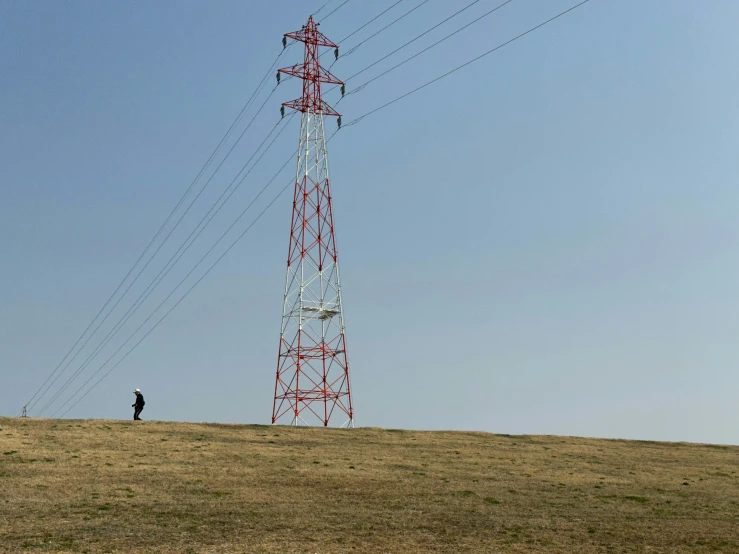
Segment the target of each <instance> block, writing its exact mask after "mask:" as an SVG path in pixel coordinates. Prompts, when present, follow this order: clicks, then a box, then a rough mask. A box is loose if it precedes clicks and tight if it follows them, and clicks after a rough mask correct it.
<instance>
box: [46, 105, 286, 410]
mask: <svg viewBox="0 0 739 554" xmlns="http://www.w3.org/2000/svg"><path fill="white" fill-rule="evenodd" d="M291 117H292V114H291V116H290V117H288V118H287V119H285V120H279V121H278V122H277V123H276V124H275V126H274V127H273V128H272V130H271V131H270V132H269V134H268V135H267V136H266V137H265V139H264V140H263V141H262V143H261V144H260V145H259V146H258V147H257V149H256V150H255V151H254V153H253V154H252V156H251V157H250V158H249V159H248V160H247V162H246V163H245V164H244V166H243V167H242V168H241V170H239V172H238V173H237V174H236V177H234V179H233V180H232V181H231V183H230V184H229V186H228V187H226V189H225V190H224V191H223V193H222V194H221V196H220V197H219V198H218V199H217V200H216V201H215V203H214V204H213V205H212V206H211V208H210V209H209V210H208V212H207V213H206V214H205V215H204V216H203V217H202V219H201V220H200V221H199V222H198V224H197V225H196V226H195V228H194V229H193V230H192V232H191V233H190V235H188V237H187V238H186V239H185V240H184V242H183V243H182V244H181V245H180V247H179V248H178V249H177V251H176V252H175V253H174V254H173V255H172V256H171V257H170V259H169V260H168V261H167V263H165V264H164V266H163V267H162V269H161V270H160V271H159V273H158V274H157V275H156V276H155V277H154V278H153V279H152V280H151V282H150V283H149V284H148V285H147V287H146V289H144V291H143V292H142V293H141V294H140V295H139V297H138V298H137V299H136V301H134V303H133V304H132V305H131V307H129V309H128V311H127V312H126V313H124V314H123V315H122V316H121V318H120V319H119V320H118V322H117V323H116V324H115V325H114V326H113V328H112V329H111V330H110V331H109V332H108V334H107V335H106V336H105V337H104V338H103V340H102V342H101V343H100V344H99V345H98V346H97V347H96V348H95V350H94V351H93V352H92V353H91V354H90V355H89V356H88V357H87V359H86V360H85V361H84V362H83V363H82V365H81V366H80V367H79V368H78V369H77V370H76V371H75V372H74V373H73V374H72V375H71V376H70V377H69V378H68V379H67V381H66V382H65V383H64V385H63V386H62V387H61V388H60V389H59V390H58V391H57V393H56V394H55V395H54V396H53V397H52V398H51V399H50V400H49V401H48V402H47V403H46V405H45V406H44V407H43V408H41V410H40V411H39V415H41V414H42V413H43V412H44V411H45V410H46V409H47V408H48V407H49V406H51V405H52V404H53V403H54V401H55V400H56V399H57V398H59V396H61V394H63V393H64V391H65V390H66V389H67V388H68V387H69V386H70V385H71V384H72V382H74V380H75V379H76V378H77V377H78V376H79V375H80V374H81V373H82V372H83V371H84V370H85V369H86V368H87V367H88V366H89V365H90V363H92V361H93V360H94V359H95V358H96V357H97V356H98V354H100V352H101V351H102V350H103V349H104V348H105V347H106V346H107V345H108V343H110V341H111V340H113V338H114V337H115V336H116V335H117V334H118V332H119V331H120V330H121V328H122V327H123V326H124V325H125V324H126V323H127V322H128V321H129V320H130V319H131V317H133V315H134V314H135V313H136V311H137V310H138V309H139V308H140V307H141V305H142V304H143V303H144V302H145V301H146V300H147V299H148V298H149V296H151V294H152V293H153V292H154V290H155V289H156V288H157V287H158V286H159V284H160V283H161V282H162V281H163V280H164V278H165V277H166V276H167V275H168V274H169V272H170V271H171V270H172V269H173V268H174V266H175V265H177V263H178V262H179V261H180V259H181V258H182V257H183V256H184V255H185V253H186V252H187V251H188V250H189V249H190V247H191V246H192V245H193V244H194V242H195V241H196V240H197V239H198V237H199V236H200V235H201V234H202V232H203V231H204V230H205V228H206V227H207V226H208V225H209V224H210V222H211V221H212V220H213V219H214V218H215V216H216V215H218V212H220V210H221V208H223V206H224V205H225V204H226V202H228V200H229V199H230V198H231V196H232V195H233V194H234V193H235V192H236V190H237V189H238V188H239V187H240V186H241V184H242V183H243V182H244V180H245V179H246V178H247V177H248V176H249V174H250V173H251V171H252V170H253V169H254V167H256V165H257V164H258V163H259V161H260V160H261V159H262V157H264V155H265V154H266V153H267V151H268V150H269V149H270V148H271V147H272V145H273V144H274V143H275V141H276V140H277V138H279V136H280V135H281V134H282V132H283V131H284V130H285V128H286V127H287V121H289V120H290V118H291ZM283 123H284V125H282V129H280V131H279V132H278V133H277V135H275V137H274V138H273V139H272V141H271V142H270V143H269V145H268V146H267V148H265V149H264V150H263V151H262V153H261V154H260V156H259V158H257V160H256V161H255V162H254V164H253V165H252V166H251V168H250V169H249V170H248V171H247V172H246V173H245V174H244V175H243V177H241V179H240V180H239V176H240V175H241V174H242V172H243V171H244V170H245V169H246V168H247V166H248V165H249V164H250V163H251V161H252V160H253V159H254V156H255V155H256V154H257V153H258V152H259V151H260V150H261V148H262V146H264V144H265V143H266V142H267V141H268V140H269V138H270V137H271V135H272V133H274V131H275V129H277V127H278V126H280V125H281V124H283ZM237 180H238V183H237ZM234 184H236V186H234ZM224 197H225V199H224ZM221 200H223V202H221ZM219 203H220V205H219ZM216 207H217V208H216ZM214 210H215V211H214ZM191 239H192V240H191Z"/></svg>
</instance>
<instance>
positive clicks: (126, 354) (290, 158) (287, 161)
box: [52, 132, 336, 417]
mask: <svg viewBox="0 0 739 554" xmlns="http://www.w3.org/2000/svg"><path fill="white" fill-rule="evenodd" d="M335 134H336V132H334V135H335ZM332 138H333V135H332ZM329 140H331V139H329ZM326 142H328V141H326ZM295 154H297V150H296V151H295V152H293V153H292V154H291V155H290V157H289V158H288V159H287V160H286V161H285V163H284V164H282V166H281V167H280V169H278V170H277V172H276V173H275V174H274V176H273V177H272V178H271V179H270V180H269V181H268V182H267V184H266V185H265V186H264V187H263V188H262V190H260V191H259V193H258V194H257V196H255V197H254V199H253V200H252V201H251V202H250V203H249V205H248V206H247V207H246V208H245V209H244V211H242V212H241V214H240V215H239V217H237V218H236V220H235V221H234V222H233V223H232V224H231V225H230V226H229V227H228V229H226V231H224V233H223V234H222V235H221V236H220V238H219V239H218V240H217V241H216V243H215V244H214V245H213V246H212V247H211V248H209V249H208V251H207V252H206V253H205V254H204V255H203V256H202V257H201V258H200V260H199V261H198V263H197V264H195V266H194V267H193V268H192V269H191V270H190V271H189V272H188V273H187V275H185V277H184V278H183V279H182V280H181V281H180V282H179V284H178V285H177V286H176V287H175V288H174V289H173V290H172V292H171V293H169V295H168V296H167V297H166V298H165V299H164V300H162V302H161V303H160V304H159V305H158V306H157V307H156V308H155V309H154V311H153V312H152V313H151V314H150V315H149V317H147V318H146V320H144V322H143V323H142V324H141V325H139V327H138V328H137V329H136V330H135V331H134V332H133V333H132V334H131V336H130V337H129V338H128V339H127V340H126V342H124V343H123V344H122V345H121V346H120V347H119V348H118V350H116V351H115V352H114V353H113V354H112V355H111V357H110V358H108V360H106V362H105V363H104V364H103V365H102V366H100V368H99V369H98V370H97V371H96V372H95V373H93V374H92V375H91V376H90V378H88V380H87V381H85V382H84V383H83V384H82V386H81V387H80V388H79V389H77V391H75V392H74V394H72V396H70V398H69V399H68V400H67V402H65V403H64V404H62V406H60V407H59V408H58V409H57V411H56V412H55V413H54V414H53V415H52V417H54V416H55V415H56V414H57V413H58V412H59V411H61V410H62V409H63V408H64V406H66V405H67V404H68V403H69V401H70V400H71V399H72V398H74V397H75V395H77V393H79V392H80V391H81V390H82V389H83V388H84V387H85V386H86V385H87V384H88V383H89V382H90V381H91V380H92V378H93V377H94V376H95V375H97V374H98V373H99V372H100V371H101V370H102V369H103V368H104V367H105V365H107V363H108V362H110V360H112V359H113V358H114V357H115V356H116V354H118V352H120V351H121V350H122V349H123V347H124V346H125V345H126V344H128V342H129V341H130V340H131V339H132V338H133V337H134V336H135V335H136V333H138V332H139V330H141V328H142V327H143V326H144V325H145V324H146V323H147V322H148V321H149V320H150V319H151V318H152V317H153V316H154V314H156V312H157V311H158V310H159V308H161V307H162V306H163V305H164V304H165V303H166V302H167V301H168V300H169V299H170V298H171V297H172V295H173V294H174V293H175V292H176V291H177V289H178V288H179V287H180V286H182V284H183V283H184V282H185V281H186V280H187V279H188V278H189V277H190V275H192V273H193V272H194V271H195V270H196V269H197V268H198V266H199V265H200V264H201V263H202V262H203V261H204V260H205V259H206V258H207V257H208V255H210V253H211V252H212V251H213V250H214V249H215V247H216V246H218V244H219V243H220V242H221V240H223V239H224V238H225V237H226V235H228V233H229V232H230V231H231V229H233V227H234V226H235V225H236V224H237V223H238V222H239V221H240V220H241V218H242V217H243V216H244V215H245V214H246V213H247V212H248V211H249V209H250V208H251V207H252V206H253V205H254V203H255V202H256V201H257V200H258V199H259V197H260V196H261V195H262V193H264V191H265V190H267V188H268V187H269V186H270V185H271V184H272V183H273V182H274V180H275V179H276V178H277V176H278V175H279V174H280V173H282V171H283V170H284V169H285V167H287V164H288V163H290V161H292V160H293V157H294V156H295ZM293 184H294V182H293V180H291V181H289V182H288V183H287V184H286V185H285V186H284V187H283V188H282V190H280V192H279V193H278V194H277V195H276V196H275V197H274V198H273V199H272V200H271V201H270V202H269V204H267V206H266V207H265V208H264V209H263V210H262V211H261V212H260V213H259V215H258V216H257V217H256V218H255V219H254V221H252V223H251V224H249V226H248V227H247V228H246V229H245V230H244V231H243V232H242V233H241V234H240V235H239V236H238V237H237V238H236V240H234V241H233V242H232V243H231V244H230V245H229V246H228V248H227V249H226V250H225V251H224V252H223V253H222V254H221V255H220V256H219V257H218V259H216V261H215V262H214V263H213V264H211V266H210V267H209V268H208V269H207V271H206V272H205V273H204V274H203V275H202V276H201V277H200V278H199V279H198V280H197V281H196V282H195V283H194V284H193V285H192V286H191V287H190V288H189V289H188V290H187V291H186V292H185V294H184V295H183V296H182V297H180V299H179V300H178V301H177V302H176V303H175V304H174V305H173V306H172V307H171V308H170V309H169V310H168V311H167V312H166V313H165V314H164V315H163V316H162V317H161V318H160V319H159V320H158V321H157V322H156V323H155V324H154V326H153V327H151V328H150V329H149V330H148V331H147V332H146V333H145V334H144V336H142V337H141V339H139V340H138V341H137V342H136V344H134V345H133V346H132V347H131V348H130V349H129V350H128V351H127V352H126V353H125V354H124V356H123V357H122V358H121V359H120V360H118V362H116V363H115V365H113V366H112V367H111V368H110V369H109V370H108V371H107V372H106V373H105V374H104V375H103V376H102V377H101V378H100V379H99V380H98V381H97V382H96V383H94V384H93V386H92V387H90V389H88V390H87V392H85V394H84V395H82V396H81V397H80V398H78V399H77V400H76V401H75V402H74V403H73V404H72V405H71V406H70V407H69V408H67V410H66V411H64V412H63V413H62V414H61V416H60V417H63V416H64V415H65V414H66V413H67V412H69V410H71V409H72V408H73V407H74V406H75V405H77V403H79V402H80V401H81V400H82V399H83V398H84V397H85V396H87V394H89V392H90V391H91V390H92V389H93V388H95V387H96V386H97V385H98V384H100V382H101V381H102V380H103V379H105V377H107V376H108V375H109V374H110V373H111V372H112V371H113V370H114V369H115V368H116V367H118V365H119V364H120V363H121V362H122V361H123V360H124V359H125V358H126V357H128V355H129V354H130V353H131V352H132V351H133V350H134V349H135V348H136V347H137V346H138V345H139V344H141V342H142V341H143V340H144V339H145V338H146V337H148V336H149V334H150V333H151V332H152V331H154V329H156V328H157V327H158V326H159V324H160V323H161V322H162V321H164V319H165V318H166V317H167V316H168V315H169V314H170V313H171V312H172V310H174V309H175V308H176V307H177V306H178V305H179V304H180V303H181V302H182V301H183V300H184V299H185V297H187V296H188V295H189V294H190V293H191V292H192V290H193V289H194V288H195V287H196V286H197V285H198V284H199V283H200V282H201V281H202V280H203V279H204V278H205V276H206V275H208V273H210V271H211V270H212V269H213V268H214V267H215V266H216V265H217V264H218V263H219V262H220V261H221V260H222V259H223V258H224V257H225V256H226V254H228V253H229V252H230V251H231V249H232V248H233V247H234V246H236V243H237V242H239V241H240V240H241V239H242V238H243V237H244V236H245V235H246V234H247V233H248V232H249V230H250V229H251V228H252V227H253V226H254V224H255V223H256V222H257V221H259V219H260V218H261V217H262V216H263V215H264V213H265V212H266V211H267V210H268V209H269V208H270V207H271V206H272V205H273V204H274V203H275V202H276V201H277V199H278V198H279V197H280V196H282V194H283V193H284V192H285V191H286V190H287V189H288V187H289V186H290V185H293Z"/></svg>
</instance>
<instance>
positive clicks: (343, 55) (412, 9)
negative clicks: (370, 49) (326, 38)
mask: <svg viewBox="0 0 739 554" xmlns="http://www.w3.org/2000/svg"><path fill="white" fill-rule="evenodd" d="M428 1H429V0H421V2H419V3H418V4H417V5H415V6H414V7H413V8H411V9H410V10H408V11H407V12H405V13H404V14H403V15H401V16H400V17H398V18H396V19H394V20H393V21H391V22H390V23H388V24H387V25H385V26H384V27H383V28H382V29H380V30H379V31H377V32H376V33H374V34H372V35H370V36H368V37H367V38H366V39H364V40H363V41H362V42H360V43H358V44H355V45H354V46H352V48H351V50H349V51H348V52H347V53H346V54H342V55H341V56H340V58H345V57H347V56H348V55H349V54H353V53H354V52H356V51H357V49H358V48H359V47H360V46H362V45H363V44H365V43H366V42H369V41H370V40H372V39H373V38H375V37H376V36H377V35H379V34H380V33H382V32H384V31H386V30H387V29H389V28H390V27H392V26H393V25H395V24H396V23H398V22H399V21H402V20H403V19H404V18H405V17H407V16H409V15H410V14H412V13H413V12H414V11H416V10H417V9H418V8H420V7H421V6H423V5H424V4H425V3H426V2H428ZM478 1H479V0H478ZM391 7H392V6H391ZM352 34H354V33H352ZM349 36H351V35H349ZM349 36H347V37H344V38H343V39H342V40H340V41H339V43H341V42H343V41H344V40H346V39H347V38H349ZM337 61H338V60H337ZM334 63H336V62H334ZM330 67H333V64H331V66H330Z"/></svg>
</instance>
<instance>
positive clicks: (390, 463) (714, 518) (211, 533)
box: [0, 418, 739, 553]
mask: <svg viewBox="0 0 739 554" xmlns="http://www.w3.org/2000/svg"><path fill="white" fill-rule="evenodd" d="M135 423H136V424H135ZM0 429H1V430H0V537H1V538H0V551H2V552H13V553H16V552H91V553H92V552H136V553H139V552H147V553H148V552H162V553H171V552H177V553H187V552H213V553H225V552H280V553H292V552H295V553H309V552H311V553H312V552H318V553H330V552H331V553H338V552H647V551H648V552H739V447H727V446H710V445H695V444H670V443H652V442H634V441H614V440H597V439H582V438H571V437H544V436H516V437H514V436H501V435H490V434H484V433H461V432H406V431H393V430H381V429H355V430H351V431H342V430H333V429H328V430H326V429H293V428H289V427H266V426H256V425H250V426H249V425H247V426H241V425H238V426H237V425H209V424H188V423H164V422H152V421H142V422H133V421H130V422H129V421H125V422H124V421H93V420H88V421H72V420H56V421H54V420H33V419H2V418H0Z"/></svg>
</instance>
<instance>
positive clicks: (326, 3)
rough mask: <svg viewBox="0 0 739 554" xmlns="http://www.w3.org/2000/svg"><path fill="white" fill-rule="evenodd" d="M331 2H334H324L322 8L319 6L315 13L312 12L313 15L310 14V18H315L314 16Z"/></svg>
mask: <svg viewBox="0 0 739 554" xmlns="http://www.w3.org/2000/svg"><path fill="white" fill-rule="evenodd" d="M333 1H334V0H327V1H326V2H324V3H323V6H321V7H320V8H318V9H317V10H316V11H314V12H313V13H312V14H311V15H312V16H316V15H318V14H319V13H321V10H323V8H325V7H326V6H328V5H329V4H330V3H331V2H333Z"/></svg>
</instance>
